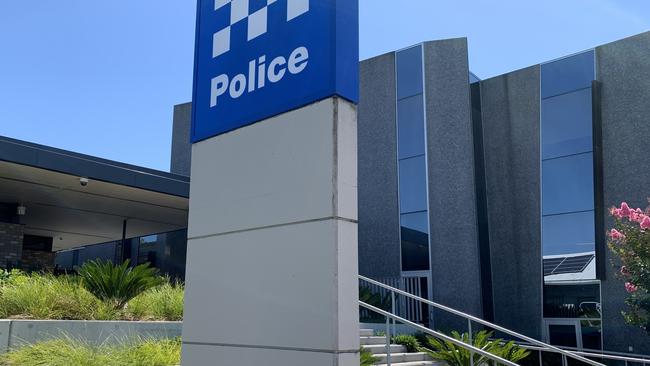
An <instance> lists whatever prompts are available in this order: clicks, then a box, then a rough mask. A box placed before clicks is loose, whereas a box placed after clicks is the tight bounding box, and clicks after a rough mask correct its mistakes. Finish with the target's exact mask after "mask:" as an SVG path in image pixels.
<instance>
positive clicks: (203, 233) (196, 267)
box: [182, 98, 359, 366]
mask: <svg viewBox="0 0 650 366" xmlns="http://www.w3.org/2000/svg"><path fill="white" fill-rule="evenodd" d="M191 169H192V180H191V189H190V191H191V193H190V221H189V229H188V230H189V233H188V236H189V240H188V245H187V251H188V253H187V273H186V278H187V283H186V294H185V316H184V324H183V355H182V365H183V366H203V365H205V366H208V365H210V366H214V365H218V366H231V365H247V366H248V365H266V366H276V365H277V366H279V365H283V366H305V365H309V366H326V365H327V366H358V365H359V354H358V353H359V335H358V334H359V321H358V309H359V308H358V303H357V301H358V280H357V271H358V268H357V266H358V259H357V257H358V256H357V116H356V106H354V105H353V104H350V103H348V102H346V101H344V100H341V99H339V98H329V99H325V100H322V101H320V102H317V103H314V104H311V105H308V106H306V107H303V108H301V109H297V110H294V111H291V112H287V113H285V114H282V115H279V116H276V117H273V118H270V119H268V120H265V121H263V122H260V123H257V124H254V125H251V126H248V127H245V128H241V129H238V130H235V131H233V132H230V133H227V134H224V135H220V136H217V137H214V138H211V139H208V140H205V141H202V142H199V143H196V144H194V145H193V148H192V167H191Z"/></svg>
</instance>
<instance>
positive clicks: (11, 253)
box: [0, 222, 24, 268]
mask: <svg viewBox="0 0 650 366" xmlns="http://www.w3.org/2000/svg"><path fill="white" fill-rule="evenodd" d="M23 231H24V228H23V226H22V225H20V224H10V223H4V222H0V268H7V265H10V266H15V265H17V264H18V262H19V261H20V260H21V259H22V256H23Z"/></svg>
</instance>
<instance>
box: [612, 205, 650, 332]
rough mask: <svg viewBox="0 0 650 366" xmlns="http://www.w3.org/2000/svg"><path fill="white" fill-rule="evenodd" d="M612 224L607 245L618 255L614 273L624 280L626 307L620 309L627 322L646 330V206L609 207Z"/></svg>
mask: <svg viewBox="0 0 650 366" xmlns="http://www.w3.org/2000/svg"><path fill="white" fill-rule="evenodd" d="M610 214H611V215H612V216H613V217H614V218H615V220H616V224H615V225H614V228H613V229H611V230H610V231H609V232H608V237H609V241H608V246H609V248H610V249H611V250H612V251H613V252H614V253H615V254H616V255H617V256H618V257H619V259H620V266H619V265H618V264H617V269H618V271H619V273H618V276H619V278H621V280H622V281H623V283H624V286H625V290H626V291H627V292H628V294H629V295H628V297H627V299H626V300H625V302H626V304H627V305H628V306H629V308H630V310H629V311H628V312H625V313H623V316H624V317H625V320H626V321H627V322H628V323H629V324H633V325H638V326H640V327H642V328H644V329H645V330H646V331H647V332H650V294H649V292H650V209H646V210H645V211H644V210H642V209H640V208H631V207H629V206H628V204H627V203H625V202H623V203H622V204H621V207H618V208H617V207H613V208H612V209H611V210H610Z"/></svg>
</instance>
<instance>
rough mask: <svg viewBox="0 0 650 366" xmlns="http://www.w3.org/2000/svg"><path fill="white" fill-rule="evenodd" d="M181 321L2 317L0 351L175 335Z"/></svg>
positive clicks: (128, 341) (0, 322) (179, 329)
mask: <svg viewBox="0 0 650 366" xmlns="http://www.w3.org/2000/svg"><path fill="white" fill-rule="evenodd" d="M182 324H183V323H182V322H151V321H97V320H0V353H4V352H7V351H9V350H15V349H19V348H21V347H24V346H26V345H34V344H37V343H42V342H46V341H51V340H55V339H69V340H75V341H79V342H83V343H85V344H88V345H93V346H100V345H106V346H116V345H120V344H124V343H130V342H132V341H137V340H145V339H146V340H162V339H174V338H178V337H180V336H181V330H182Z"/></svg>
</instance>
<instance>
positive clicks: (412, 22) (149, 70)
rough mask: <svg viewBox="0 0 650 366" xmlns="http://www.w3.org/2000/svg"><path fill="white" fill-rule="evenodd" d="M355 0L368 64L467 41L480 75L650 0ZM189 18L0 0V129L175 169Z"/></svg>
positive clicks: (626, 26) (590, 34)
mask: <svg viewBox="0 0 650 366" xmlns="http://www.w3.org/2000/svg"><path fill="white" fill-rule="evenodd" d="M360 4H361V9H360V13H361V14H360V27H361V39H360V42H361V55H360V56H361V58H362V59H365V58H368V57H372V56H375V55H378V54H381V53H384V52H388V51H391V50H394V49H398V48H403V47H405V46H408V45H411V44H414V43H418V42H421V41H425V40H433V39H443V38H452V37H468V39H469V48H470V67H471V69H472V71H474V72H475V73H476V74H477V75H479V77H481V78H487V77H491V76H495V75H499V74H502V73H504V72H508V71H511V70H515V69H518V68H522V67H526V66H529V65H532V64H535V63H540V62H543V61H547V60H551V59H554V58H557V57H561V56H564V55H566V54H570V53H574V52H577V51H580V50H584V49H587V48H590V47H593V46H596V45H599V44H602V43H606V42H610V41H614V40H616V39H620V38H624V37H627V36H630V35H633V34H636V33H640V32H643V31H648V30H650V1H648V0H538V1H530V0H523V1H522V0H499V1H494V0H492V1H487V0H471V1H459V0H360ZM194 17H195V1H194V0H112V1H89V0H39V1H24V0H3V1H1V2H0V135H3V136H9V137H14V138H18V139H23V140H28V141H32V142H36V143H41V144H46V145H50V146H55V147H59V148H63V149H68V150H73V151H77V152H81V153H86V154H90V155H96V156H100V157H104V158H108V159H114V160H118V161H122V162H128V163H132V164H137V165H143V166H147V167H152V168H156V169H161V170H168V169H169V154H170V150H171V146H170V138H171V126H172V108H173V105H174V104H178V103H183V102H187V101H189V100H190V97H191V86H192V63H193V42H194ZM649 62H650V61H649Z"/></svg>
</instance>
